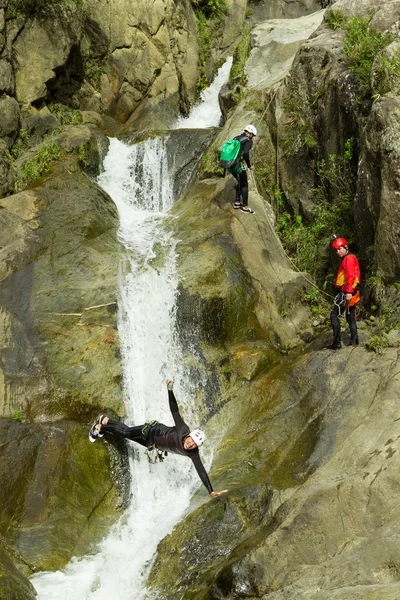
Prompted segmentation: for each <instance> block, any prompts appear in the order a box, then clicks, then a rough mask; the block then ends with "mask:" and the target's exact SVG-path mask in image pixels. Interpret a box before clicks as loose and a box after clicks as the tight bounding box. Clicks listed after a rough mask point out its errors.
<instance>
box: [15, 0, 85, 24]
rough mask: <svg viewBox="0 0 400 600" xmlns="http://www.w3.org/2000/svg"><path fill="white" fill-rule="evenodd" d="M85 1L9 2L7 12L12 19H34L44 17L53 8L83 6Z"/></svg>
mask: <svg viewBox="0 0 400 600" xmlns="http://www.w3.org/2000/svg"><path fill="white" fill-rule="evenodd" d="M83 2H84V0H9V1H8V7H7V11H8V14H9V15H10V16H11V17H17V16H21V17H25V18H28V19H29V18H33V17H35V16H42V15H44V14H45V13H46V12H48V11H49V9H50V8H51V7H53V6H57V5H58V6H68V5H74V4H76V5H80V6H82V5H83Z"/></svg>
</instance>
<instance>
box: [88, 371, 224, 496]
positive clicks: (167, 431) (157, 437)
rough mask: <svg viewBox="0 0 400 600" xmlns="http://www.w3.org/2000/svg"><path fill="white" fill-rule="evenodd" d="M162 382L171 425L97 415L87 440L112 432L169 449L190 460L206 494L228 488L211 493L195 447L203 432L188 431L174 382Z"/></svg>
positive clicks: (203, 436) (141, 443)
mask: <svg viewBox="0 0 400 600" xmlns="http://www.w3.org/2000/svg"><path fill="white" fill-rule="evenodd" d="M166 384H167V389H168V399H169V408H170V410H171V414H172V417H173V419H174V422H175V425H174V427H169V426H168V425H164V424H163V423H158V422H157V421H151V422H150V423H144V424H143V425H136V426H134V427H129V426H128V425H125V424H124V423H120V422H118V421H112V420H111V419H109V418H108V417H106V416H104V415H101V416H100V417H99V418H98V419H97V420H96V422H95V423H94V424H93V426H92V428H91V429H90V431H89V440H90V441H91V442H95V441H96V440H97V438H98V437H103V435H104V434H105V433H113V434H114V435H119V436H121V437H124V438H127V439H128V440H132V441H133V442H136V443H137V444H140V445H141V446H145V447H146V448H151V447H155V448H157V450H159V451H161V452H165V453H167V452H171V453H172V454H181V455H182V456H187V457H188V458H190V460H191V461H192V462H193V464H194V467H195V469H196V471H197V473H198V475H199V477H200V479H201V481H202V482H203V484H204V485H205V487H206V488H207V491H208V493H209V494H210V495H211V496H220V495H221V494H225V492H227V491H228V490H222V491H221V492H214V490H213V488H212V485H211V482H210V479H209V477H208V475H207V471H206V470H205V468H204V465H203V463H202V462H201V458H200V454H199V446H201V444H202V443H203V442H204V440H205V435H204V433H203V431H201V430H200V429H194V430H193V431H190V429H189V427H188V426H187V425H186V423H185V422H184V420H183V419H182V417H181V415H180V413H179V408H178V404H177V402H176V398H175V396H174V392H173V385H174V381H172V380H170V379H167V381H166Z"/></svg>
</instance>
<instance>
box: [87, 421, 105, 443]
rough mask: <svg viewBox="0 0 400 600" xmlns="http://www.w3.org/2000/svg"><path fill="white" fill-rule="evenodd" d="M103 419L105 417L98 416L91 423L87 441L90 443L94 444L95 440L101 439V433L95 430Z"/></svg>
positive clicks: (102, 434)
mask: <svg viewBox="0 0 400 600" xmlns="http://www.w3.org/2000/svg"><path fill="white" fill-rule="evenodd" d="M104 417H105V415H100V416H99V417H97V419H96V421H95V422H94V423H93V425H92V427H91V428H90V431H89V440H90V441H91V442H95V441H96V440H97V438H102V437H103V436H104V433H101V432H100V431H99V430H98V428H97V425H101V424H102V422H103V419H104Z"/></svg>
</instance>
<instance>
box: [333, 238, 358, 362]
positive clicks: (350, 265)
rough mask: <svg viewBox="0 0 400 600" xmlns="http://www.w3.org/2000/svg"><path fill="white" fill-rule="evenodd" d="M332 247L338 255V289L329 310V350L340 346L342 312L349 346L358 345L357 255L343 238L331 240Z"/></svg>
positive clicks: (336, 285) (335, 283) (336, 279)
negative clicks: (347, 327) (330, 328)
mask: <svg viewBox="0 0 400 600" xmlns="http://www.w3.org/2000/svg"><path fill="white" fill-rule="evenodd" d="M332 248H333V249H334V250H336V254H337V255H338V256H340V258H341V259H342V262H341V263H340V266H339V269H338V272H337V274H336V278H335V282H334V286H335V288H336V289H337V290H338V293H337V295H336V297H335V301H334V304H333V310H332V312H331V325H332V330H333V341H332V343H331V344H327V346H326V347H327V348H329V349H330V350H338V349H339V348H341V347H342V344H341V333H340V316H341V315H342V314H343V313H344V314H345V315H346V321H347V323H348V325H349V328H350V342H349V344H348V345H349V346H358V331H357V312H356V306H357V304H358V302H359V301H360V291H359V289H358V286H359V284H360V278H361V276H360V265H359V263H358V260H357V257H356V256H354V254H352V253H351V252H350V251H349V248H348V244H347V241H346V240H345V238H342V237H336V238H335V239H334V240H333V243H332Z"/></svg>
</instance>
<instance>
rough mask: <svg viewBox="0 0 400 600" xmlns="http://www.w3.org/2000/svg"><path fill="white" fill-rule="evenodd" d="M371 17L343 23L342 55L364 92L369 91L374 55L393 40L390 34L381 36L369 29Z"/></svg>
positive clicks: (353, 19)
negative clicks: (362, 86) (344, 35)
mask: <svg viewBox="0 0 400 600" xmlns="http://www.w3.org/2000/svg"><path fill="white" fill-rule="evenodd" d="M370 20H371V17H366V18H358V17H353V18H352V19H349V20H348V21H346V23H345V29H346V37H345V40H344V53H345V55H346V59H347V62H348V63H349V67H350V71H353V72H354V73H357V75H358V77H359V78H360V80H361V81H362V83H363V85H364V86H365V89H366V91H367V92H368V91H370V89H371V69H372V64H373V62H374V60H375V57H376V55H377V54H378V52H380V50H382V49H383V48H385V46H387V45H388V44H390V42H391V41H392V39H393V36H392V34H391V33H387V34H385V35H382V34H381V33H379V32H378V31H376V30H375V29H374V28H373V27H369V23H370Z"/></svg>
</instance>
